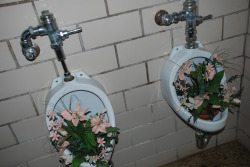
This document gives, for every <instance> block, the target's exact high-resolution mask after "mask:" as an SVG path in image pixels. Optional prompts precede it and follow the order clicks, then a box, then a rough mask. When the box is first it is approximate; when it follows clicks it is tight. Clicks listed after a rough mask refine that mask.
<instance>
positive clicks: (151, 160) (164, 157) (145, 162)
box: [136, 149, 177, 167]
mask: <svg viewBox="0 0 250 167" xmlns="http://www.w3.org/2000/svg"><path fill="white" fill-rule="evenodd" d="M175 160H177V152H176V149H171V150H168V151H164V152H161V153H159V154H155V155H152V156H150V157H146V158H144V159H141V160H138V161H136V165H137V166H139V167H142V166H143V167H152V166H160V165H163V164H168V163H170V162H172V161H175Z"/></svg>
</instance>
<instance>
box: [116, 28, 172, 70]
mask: <svg viewBox="0 0 250 167" xmlns="http://www.w3.org/2000/svg"><path fill="white" fill-rule="evenodd" d="M171 46H172V45H171V37H170V32H164V33H158V34H156V35H151V36H148V37H144V38H140V39H137V40H133V41H128V42H124V43H121V44H118V45H117V52H118V57H119V62H120V65H121V66H126V65H129V64H133V63H138V62H141V61H145V60H149V59H152V58H156V57H160V56H164V55H166V54H168V53H170V50H171Z"/></svg>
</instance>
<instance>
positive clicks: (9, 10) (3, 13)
mask: <svg viewBox="0 0 250 167" xmlns="http://www.w3.org/2000/svg"><path fill="white" fill-rule="evenodd" d="M0 22H1V25H0V29H1V31H0V40H1V39H7V38H12V37H18V36H21V34H22V32H23V31H24V30H26V29H27V28H28V27H29V26H37V25H38V22H37V19H36V15H35V12H34V10H33V7H32V4H31V3H24V4H19V5H14V6H6V7H1V10H0Z"/></svg>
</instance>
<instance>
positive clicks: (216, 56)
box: [214, 54, 223, 64]
mask: <svg viewBox="0 0 250 167" xmlns="http://www.w3.org/2000/svg"><path fill="white" fill-rule="evenodd" d="M214 58H215V59H216V60H217V61H218V62H220V63H221V64H223V59H222V58H220V57H219V56H218V55H217V54H214Z"/></svg>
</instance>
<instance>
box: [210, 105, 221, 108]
mask: <svg viewBox="0 0 250 167" xmlns="http://www.w3.org/2000/svg"><path fill="white" fill-rule="evenodd" d="M212 108H215V109H220V108H221V106H218V105H212Z"/></svg>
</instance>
